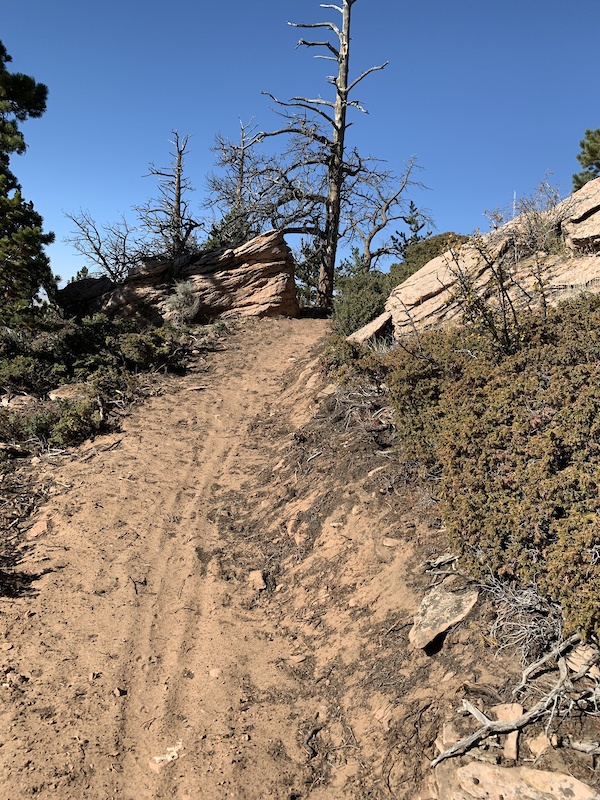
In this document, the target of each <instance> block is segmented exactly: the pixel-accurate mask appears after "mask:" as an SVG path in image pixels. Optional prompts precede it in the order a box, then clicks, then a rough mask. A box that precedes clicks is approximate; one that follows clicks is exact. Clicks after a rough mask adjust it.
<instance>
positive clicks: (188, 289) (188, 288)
mask: <svg viewBox="0 0 600 800" xmlns="http://www.w3.org/2000/svg"><path fill="white" fill-rule="evenodd" d="M167 310H168V311H171V312H172V313H173V315H174V322H175V323H176V324H178V325H186V324H189V323H190V322H193V321H194V319H195V318H196V316H197V315H198V311H199V310H200V299H199V297H198V295H197V294H196V292H195V291H194V284H193V283H192V282H191V281H181V282H180V283H177V284H176V286H175V291H174V292H173V294H172V295H171V296H170V297H169V299H168V300H167Z"/></svg>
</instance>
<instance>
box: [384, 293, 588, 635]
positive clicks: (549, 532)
mask: <svg viewBox="0 0 600 800" xmlns="http://www.w3.org/2000/svg"><path fill="white" fill-rule="evenodd" d="M520 329H521V331H522V332H523V333H522V336H521V338H520V340H519V347H518V348H517V349H516V350H514V351H513V352H511V353H506V352H502V351H500V350H498V348H497V347H495V345H494V342H493V341H492V340H491V339H490V337H488V336H483V335H481V334H480V333H478V332H474V331H473V330H470V329H469V328H461V329H455V330H452V331H448V332H440V331H436V332H428V333H424V334H422V336H421V337H420V339H419V342H418V344H417V346H416V347H414V348H412V349H411V350H408V349H402V348H399V349H396V350H395V351H393V353H391V354H389V355H387V356H385V358H384V360H383V362H384V366H385V368H386V369H387V371H388V372H387V376H386V383H387V385H388V386H389V387H390V391H391V394H392V398H393V403H394V407H395V409H396V413H397V419H398V435H399V438H400V440H401V441H402V452H403V454H404V457H406V458H417V459H419V461H420V463H421V464H423V465H424V467H425V468H426V469H427V470H428V472H429V474H431V473H432V471H436V470H437V471H438V472H439V474H440V476H441V477H440V486H439V493H440V497H441V509H442V513H443V516H444V520H445V522H446V526H447V529H448V533H449V536H450V539H451V541H452V545H453V547H454V548H455V549H456V550H457V551H459V552H460V553H461V555H462V556H463V558H464V560H465V562H466V563H467V564H468V566H469V568H470V570H471V571H472V573H474V574H475V575H476V576H479V577H480V578H481V579H483V580H485V579H487V578H489V577H490V576H491V577H494V578H496V577H498V576H500V577H502V578H504V579H507V580H510V581H513V582H516V583H517V584H518V585H521V586H529V585H536V586H537V587H538V590H539V591H540V592H541V593H543V594H545V595H546V596H547V597H549V598H551V599H553V600H555V601H558V602H560V603H561V605H562V607H563V609H564V611H565V615H566V618H567V622H568V624H569V625H570V626H571V627H575V626H581V627H582V628H583V629H584V630H585V631H586V632H588V633H590V632H595V633H596V634H597V633H600V526H599V524H598V520H599V515H600V498H599V493H598V487H599V486H600V297H598V296H593V297H592V296H584V297H580V298H579V299H577V300H573V301H570V302H567V303H564V304H562V305H560V306H559V307H558V308H557V309H550V310H548V312H547V315H546V317H545V318H544V317H543V316H541V315H537V316H536V315H533V314H527V315H526V317H525V318H523V319H522V320H521V324H520Z"/></svg>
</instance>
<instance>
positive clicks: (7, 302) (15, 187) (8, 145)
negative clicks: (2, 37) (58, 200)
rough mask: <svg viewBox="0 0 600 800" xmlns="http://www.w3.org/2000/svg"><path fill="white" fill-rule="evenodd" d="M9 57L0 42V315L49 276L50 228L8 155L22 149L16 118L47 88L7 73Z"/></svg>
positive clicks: (33, 112) (40, 102) (31, 113)
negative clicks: (24, 191) (25, 194)
mask: <svg viewBox="0 0 600 800" xmlns="http://www.w3.org/2000/svg"><path fill="white" fill-rule="evenodd" d="M11 61H12V59H11V57H10V56H9V54H8V53H7V51H6V48H5V47H4V45H3V44H2V42H0V321H4V322H6V321H8V320H9V319H10V317H11V315H12V314H14V312H15V311H18V310H21V309H24V308H27V307H31V306H32V305H33V301H34V300H35V299H36V297H37V296H38V293H39V290H40V289H41V288H43V289H44V290H45V291H46V292H47V293H48V294H52V292H53V290H54V289H55V281H54V277H53V275H52V271H51V269H50V262H49V259H48V256H47V255H46V253H45V252H44V247H45V246H46V245H48V244H50V243H51V242H52V241H53V240H54V234H52V233H43V231H42V218H41V216H40V215H39V214H38V213H37V212H36V211H35V209H34V207H33V203H31V202H28V201H26V200H25V199H24V198H23V195H22V193H21V187H20V185H19V182H18V181H17V179H16V177H15V175H14V174H13V172H12V171H11V169H10V158H11V156H12V155H14V154H17V155H19V154H22V153H24V152H25V150H26V147H27V146H26V144H25V139H24V138H23V134H22V133H21V131H20V130H19V124H20V123H22V122H24V121H25V120H26V119H28V118H36V117H40V116H41V115H42V114H43V113H44V111H45V109H46V98H47V95H48V89H47V87H46V86H44V84H42V83H37V82H36V81H35V80H34V79H33V78H31V77H30V76H28V75H23V74H21V73H11V72H9V71H8V69H7V66H6V65H7V64H9V63H10V62H11Z"/></svg>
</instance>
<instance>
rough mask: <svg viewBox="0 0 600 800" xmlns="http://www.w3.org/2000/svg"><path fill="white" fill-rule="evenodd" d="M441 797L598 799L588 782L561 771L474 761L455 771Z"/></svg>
mask: <svg viewBox="0 0 600 800" xmlns="http://www.w3.org/2000/svg"><path fill="white" fill-rule="evenodd" d="M454 778H455V780H456V785H455V786H454V787H451V786H448V785H447V786H445V787H444V795H440V800H442V797H443V800H484V798H485V800H599V798H598V795H597V794H596V792H595V791H594V790H593V789H592V788H591V787H590V786H587V785H586V784H585V783H582V782H581V781H578V780H577V778H573V777H571V776H570V775H563V774H561V773H559V772H547V771H545V770H538V769H531V768H530V767H508V768H503V767H495V766H492V765H490V764H481V763H476V762H473V763H472V764H467V766H465V767H460V768H459V769H457V770H456V772H455V773H454Z"/></svg>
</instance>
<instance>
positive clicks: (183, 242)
mask: <svg viewBox="0 0 600 800" xmlns="http://www.w3.org/2000/svg"><path fill="white" fill-rule="evenodd" d="M173 136H174V139H173V140H172V141H171V144H172V145H173V147H174V152H172V153H171V159H172V160H171V166H170V167H163V168H159V167H156V166H155V165H154V164H150V167H149V173H148V174H149V175H151V176H154V177H156V178H157V179H158V197H156V198H155V199H152V200H149V201H148V202H147V203H145V204H144V205H142V206H134V210H135V211H136V212H137V213H138V216H139V219H140V228H141V229H142V230H143V231H144V233H145V234H146V236H147V237H148V239H147V241H148V245H147V247H148V250H149V254H151V255H155V256H161V257H164V258H168V259H170V260H172V261H174V262H177V261H178V260H180V259H181V258H183V257H185V256H187V255H188V254H189V253H193V252H195V251H196V250H197V244H196V239H195V232H196V231H197V230H198V229H199V228H201V227H203V223H202V222H200V221H199V220H197V219H196V218H195V217H193V216H192V215H191V213H190V209H189V204H188V202H187V199H186V195H187V194H188V193H189V192H190V191H192V187H191V184H190V182H189V181H188V179H187V178H186V177H185V175H184V161H185V156H186V155H187V153H188V152H189V151H188V142H189V140H190V137H189V136H183V137H180V136H179V134H178V132H177V131H173Z"/></svg>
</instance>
